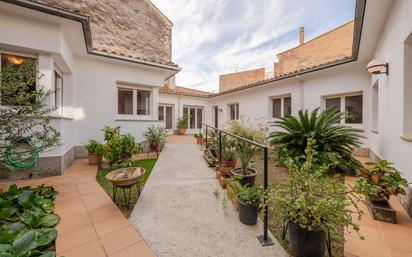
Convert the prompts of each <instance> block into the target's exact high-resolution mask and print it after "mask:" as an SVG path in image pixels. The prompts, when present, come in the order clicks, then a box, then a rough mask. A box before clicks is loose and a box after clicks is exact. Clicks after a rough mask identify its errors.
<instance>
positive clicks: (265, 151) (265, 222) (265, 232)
mask: <svg viewBox="0 0 412 257" xmlns="http://www.w3.org/2000/svg"><path fill="white" fill-rule="evenodd" d="M203 126H205V127H206V131H205V133H206V136H205V145H206V148H208V142H207V137H208V129H209V128H210V129H212V130H214V132H218V133H219V153H220V154H219V163H222V154H221V153H222V134H225V135H228V136H231V137H234V138H236V139H238V140H240V141H243V142H246V143H249V144H252V145H254V146H257V147H259V148H261V149H262V150H263V172H264V180H263V188H264V190H265V192H267V190H268V181H269V178H268V172H269V170H268V159H269V152H268V151H269V148H268V146H267V145H263V144H260V143H258V142H255V141H252V140H249V139H247V138H244V137H241V136H238V135H235V134H233V133H230V132H227V131H224V130H221V129H218V128H215V127H212V126H210V125H207V124H205V123H201V128H200V129H199V132H200V133H202V128H203ZM264 208H265V210H264V217H263V235H259V236H258V239H259V241H260V243H261V244H262V246H268V245H272V244H273V241H272V239H271V238H270V237H269V235H268V219H269V217H268V213H269V207H268V205H267V204H265V207H264Z"/></svg>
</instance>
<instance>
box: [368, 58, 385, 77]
mask: <svg viewBox="0 0 412 257" xmlns="http://www.w3.org/2000/svg"><path fill="white" fill-rule="evenodd" d="M367 69H368V71H369V73H370V74H383V73H385V74H386V75H388V73H389V64H388V63H387V62H384V61H382V60H373V61H370V62H369V63H368V66H367Z"/></svg>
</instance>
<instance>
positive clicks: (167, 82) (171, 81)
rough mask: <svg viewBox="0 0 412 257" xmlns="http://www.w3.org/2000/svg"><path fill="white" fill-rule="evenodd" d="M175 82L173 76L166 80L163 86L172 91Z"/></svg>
mask: <svg viewBox="0 0 412 257" xmlns="http://www.w3.org/2000/svg"><path fill="white" fill-rule="evenodd" d="M175 80H176V78H175V76H173V77H171V78H169V79H168V80H166V81H165V82H166V83H165V86H166V87H168V88H170V89H174V88H175V85H176V82H175Z"/></svg>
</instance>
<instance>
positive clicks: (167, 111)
mask: <svg viewBox="0 0 412 257" xmlns="http://www.w3.org/2000/svg"><path fill="white" fill-rule="evenodd" d="M172 115H173V107H172V106H168V105H159V120H160V121H165V128H166V129H172V128H173V124H172V123H173V116H172Z"/></svg>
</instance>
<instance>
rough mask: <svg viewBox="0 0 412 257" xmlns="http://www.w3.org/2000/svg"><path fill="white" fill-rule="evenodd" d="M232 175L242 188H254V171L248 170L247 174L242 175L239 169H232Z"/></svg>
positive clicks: (255, 172)
mask: <svg viewBox="0 0 412 257" xmlns="http://www.w3.org/2000/svg"><path fill="white" fill-rule="evenodd" d="M231 172H232V175H233V176H234V177H235V178H237V179H238V181H239V183H240V184H241V185H242V186H246V185H248V186H254V185H255V177H256V174H257V171H256V170H253V169H248V172H249V174H248V175H243V174H242V172H241V169H240V168H234V169H233V170H232V171H231Z"/></svg>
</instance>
